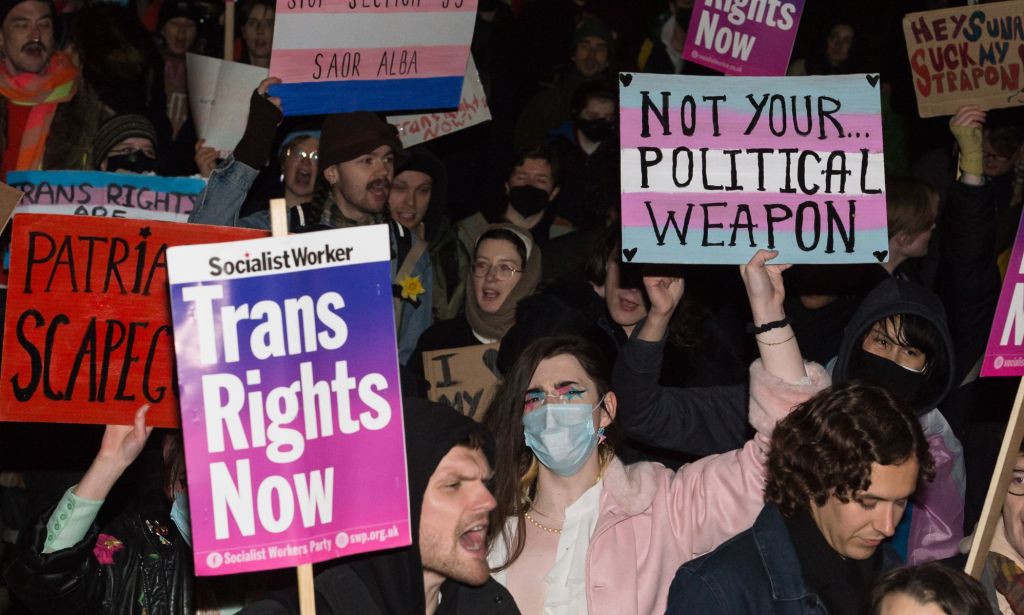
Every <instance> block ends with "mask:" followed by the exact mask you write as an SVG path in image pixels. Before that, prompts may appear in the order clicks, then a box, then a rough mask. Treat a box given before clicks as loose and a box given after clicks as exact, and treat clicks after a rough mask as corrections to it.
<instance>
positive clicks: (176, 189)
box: [7, 171, 206, 222]
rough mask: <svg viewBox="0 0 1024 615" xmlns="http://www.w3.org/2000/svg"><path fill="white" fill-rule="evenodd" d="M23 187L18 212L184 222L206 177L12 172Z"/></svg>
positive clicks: (10, 178) (16, 183)
mask: <svg viewBox="0 0 1024 615" xmlns="http://www.w3.org/2000/svg"><path fill="white" fill-rule="evenodd" d="M7 182H8V183H9V184H10V185H11V186H12V187H14V188H18V189H19V190H21V191H22V192H24V196H23V197H22V199H21V203H20V204H19V205H18V209H17V211H18V213H46V214H58V213H59V214H71V215H78V216H97V217H105V218H134V219H139V220H161V221H164V222H185V221H187V220H188V214H189V213H190V212H191V211H192V209H193V208H194V207H195V204H196V200H197V199H198V198H199V193H201V192H202V191H203V188H205V187H206V181H205V180H203V179H201V178H199V177H159V176H157V175H138V174H135V173H106V172H103V171H11V172H10V173H8V174H7Z"/></svg>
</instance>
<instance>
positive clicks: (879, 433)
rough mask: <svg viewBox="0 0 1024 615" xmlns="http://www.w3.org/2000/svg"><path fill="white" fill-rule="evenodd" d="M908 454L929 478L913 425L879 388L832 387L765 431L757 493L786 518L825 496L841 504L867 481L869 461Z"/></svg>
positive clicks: (926, 456)
mask: <svg viewBox="0 0 1024 615" xmlns="http://www.w3.org/2000/svg"><path fill="white" fill-rule="evenodd" d="M911 458H916V459H917V463H918V466H919V468H920V473H919V477H921V478H924V479H926V480H931V479H932V477H933V476H934V474H935V462H934V460H933V459H932V455H931V453H930V452H929V451H928V443H927V441H926V440H925V437H924V432H923V431H922V430H921V425H920V423H918V422H917V419H915V418H914V415H913V413H912V412H910V410H908V409H907V408H906V407H905V406H904V405H903V404H902V403H901V402H899V401H897V400H896V398H894V397H893V396H892V395H890V394H889V393H888V392H887V391H886V390H885V389H882V388H881V387H877V386H874V385H868V384H861V383H856V382H855V383H846V384H837V385H833V386H831V387H829V388H827V389H825V390H824V391H821V392H820V393H818V394H817V395H815V396H814V397H812V398H811V399H809V400H808V401H806V402H804V403H803V404H801V405H800V406H799V407H797V408H796V409H795V410H793V412H791V413H790V414H789V415H788V416H786V418H784V419H783V420H782V421H780V422H779V424H778V425H777V426H776V427H775V431H774V432H773V433H772V440H771V452H770V453H769V454H768V478H767V484H766V485H765V490H764V499H765V501H767V502H771V503H773V504H775V505H776V506H778V507H779V510H781V511H782V514H783V515H785V516H787V517H791V516H793V515H794V514H795V513H796V512H797V511H799V510H802V509H807V508H809V506H810V505H811V503H814V504H816V505H818V506H824V505H825V502H826V501H827V500H828V498H829V496H832V495H834V496H836V498H838V499H839V501H841V502H843V503H846V502H849V501H850V499H851V498H853V496H854V495H855V494H856V493H857V492H859V491H864V490H866V489H868V488H870V486H871V464H872V463H877V464H880V465H899V464H902V463H903V462H905V461H907V460H909V459H911Z"/></svg>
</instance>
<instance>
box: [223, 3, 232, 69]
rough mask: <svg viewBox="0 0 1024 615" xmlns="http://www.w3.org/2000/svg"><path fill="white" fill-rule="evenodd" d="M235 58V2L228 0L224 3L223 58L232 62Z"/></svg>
mask: <svg viewBox="0 0 1024 615" xmlns="http://www.w3.org/2000/svg"><path fill="white" fill-rule="evenodd" d="M234 59H235V2H234V1H233V0H228V1H227V2H225V3H224V60H225V61H227V62H232V61H234Z"/></svg>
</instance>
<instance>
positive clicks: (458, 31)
mask: <svg viewBox="0 0 1024 615" xmlns="http://www.w3.org/2000/svg"><path fill="white" fill-rule="evenodd" d="M476 5H477V0H277V13H276V15H277V16H276V19H275V24H274V47H273V52H272V53H271V56H270V74H271V75H273V76H275V77H278V78H280V79H281V81H282V82H283V83H282V84H280V85H276V86H273V87H272V88H271V89H270V93H271V94H272V95H273V96H279V97H281V103H282V106H283V108H284V113H285V115H313V114H319V113H342V112H346V111H357V110H361V111H396V110H409V109H417V110H419V109H446V108H454V107H457V106H458V105H459V95H460V93H461V91H462V80H463V77H464V76H465V73H466V62H467V61H468V59H469V44H470V41H471V40H472V38H473V26H474V25H475V24H476Z"/></svg>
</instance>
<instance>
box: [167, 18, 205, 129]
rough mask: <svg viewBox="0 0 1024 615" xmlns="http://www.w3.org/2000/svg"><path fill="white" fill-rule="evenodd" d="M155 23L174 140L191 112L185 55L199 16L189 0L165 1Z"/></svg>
mask: <svg viewBox="0 0 1024 615" xmlns="http://www.w3.org/2000/svg"><path fill="white" fill-rule="evenodd" d="M158 25H159V28H158V30H157V31H158V32H159V33H160V39H161V43H162V44H161V47H160V51H161V53H162V54H163V56H164V92H165V93H166V95H167V118H168V119H169V120H170V121H171V137H172V138H173V139H177V138H178V134H179V133H180V132H181V130H182V128H183V127H184V126H185V122H187V121H188V119H189V115H190V114H189V106H188V75H187V73H186V69H185V54H186V53H188V51H189V50H191V49H192V45H194V44H195V42H196V36H197V35H198V28H199V17H198V15H197V13H196V9H195V7H193V5H192V2H190V1H189V0H165V2H164V4H163V6H161V7H160V20H159V24H158Z"/></svg>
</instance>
